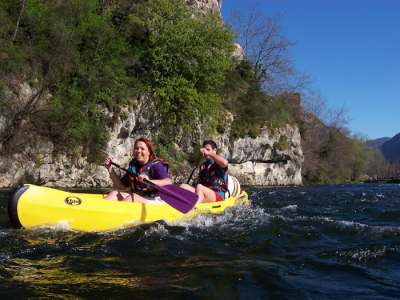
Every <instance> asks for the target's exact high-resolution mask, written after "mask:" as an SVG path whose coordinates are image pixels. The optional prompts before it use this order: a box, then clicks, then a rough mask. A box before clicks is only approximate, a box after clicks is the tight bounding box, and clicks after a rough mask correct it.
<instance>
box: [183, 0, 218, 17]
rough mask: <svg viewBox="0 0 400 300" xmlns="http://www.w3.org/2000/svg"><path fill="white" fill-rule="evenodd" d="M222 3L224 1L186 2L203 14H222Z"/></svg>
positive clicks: (199, 0) (197, 0)
mask: <svg viewBox="0 0 400 300" xmlns="http://www.w3.org/2000/svg"><path fill="white" fill-rule="evenodd" d="M221 1H222V0H186V3H187V4H188V5H190V6H191V7H193V8H195V9H196V10H198V11H199V12H202V13H207V12H209V11H213V12H216V13H219V14H221Z"/></svg>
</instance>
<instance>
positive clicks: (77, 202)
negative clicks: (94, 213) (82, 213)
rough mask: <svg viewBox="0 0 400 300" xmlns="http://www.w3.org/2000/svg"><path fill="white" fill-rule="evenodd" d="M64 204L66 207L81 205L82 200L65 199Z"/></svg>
mask: <svg viewBox="0 0 400 300" xmlns="http://www.w3.org/2000/svg"><path fill="white" fill-rule="evenodd" d="M65 203H67V204H68V205H72V206H76V205H81V203H82V200H81V199H79V198H78V197H75V196H71V197H67V198H65Z"/></svg>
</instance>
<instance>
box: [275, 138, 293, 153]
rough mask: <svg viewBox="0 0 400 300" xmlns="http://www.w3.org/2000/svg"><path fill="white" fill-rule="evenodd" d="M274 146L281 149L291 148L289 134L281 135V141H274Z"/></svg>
mask: <svg viewBox="0 0 400 300" xmlns="http://www.w3.org/2000/svg"><path fill="white" fill-rule="evenodd" d="M274 148H277V149H279V150H281V151H283V150H288V149H290V145H289V143H288V141H287V136H286V135H281V136H280V137H279V141H277V142H275V143H274Z"/></svg>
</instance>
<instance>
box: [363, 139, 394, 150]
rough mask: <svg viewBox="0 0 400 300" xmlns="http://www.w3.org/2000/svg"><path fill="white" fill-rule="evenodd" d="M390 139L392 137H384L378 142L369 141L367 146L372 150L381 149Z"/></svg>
mask: <svg viewBox="0 0 400 300" xmlns="http://www.w3.org/2000/svg"><path fill="white" fill-rule="evenodd" d="M390 139H391V138H390V137H383V138H380V139H376V140H369V141H367V144H368V145H369V146H371V147H372V148H374V149H376V148H380V147H381V146H382V145H383V144H384V143H385V142H387V141H389V140H390Z"/></svg>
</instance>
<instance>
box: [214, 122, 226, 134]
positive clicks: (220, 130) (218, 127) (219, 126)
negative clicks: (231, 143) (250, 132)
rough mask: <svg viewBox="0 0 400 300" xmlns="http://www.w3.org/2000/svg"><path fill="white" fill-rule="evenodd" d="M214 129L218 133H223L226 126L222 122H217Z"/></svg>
mask: <svg viewBox="0 0 400 300" xmlns="http://www.w3.org/2000/svg"><path fill="white" fill-rule="evenodd" d="M216 129H217V132H218V133H219V134H224V133H225V131H226V127H225V125H223V124H218V125H217V128H216Z"/></svg>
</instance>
